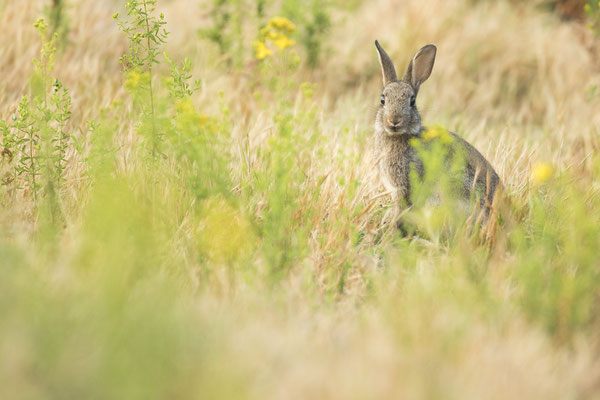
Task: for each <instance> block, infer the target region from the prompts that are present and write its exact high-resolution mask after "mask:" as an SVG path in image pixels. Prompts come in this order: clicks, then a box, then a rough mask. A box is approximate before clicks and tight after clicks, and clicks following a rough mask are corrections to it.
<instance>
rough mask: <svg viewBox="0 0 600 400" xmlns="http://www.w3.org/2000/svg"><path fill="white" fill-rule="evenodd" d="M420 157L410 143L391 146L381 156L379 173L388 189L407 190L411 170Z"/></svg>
mask: <svg viewBox="0 0 600 400" xmlns="http://www.w3.org/2000/svg"><path fill="white" fill-rule="evenodd" d="M416 164H418V159H417V157H416V155H415V151H414V149H413V148H412V147H411V146H410V145H409V144H408V143H403V142H401V143H398V144H396V145H394V146H390V147H389V148H388V149H387V151H385V152H384V153H383V154H382V155H381V158H380V162H379V173H380V176H381V180H382V183H383V184H384V186H385V188H386V190H388V191H398V190H400V191H403V192H406V191H407V190H408V188H409V180H410V171H411V168H413V167H414V166H415V165H416Z"/></svg>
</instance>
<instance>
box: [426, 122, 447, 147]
mask: <svg viewBox="0 0 600 400" xmlns="http://www.w3.org/2000/svg"><path fill="white" fill-rule="evenodd" d="M423 139H425V140H427V141H431V140H434V139H440V141H441V142H442V143H450V142H452V141H453V140H454V138H453V137H452V135H451V134H450V132H448V131H447V130H446V129H444V128H442V127H441V126H439V125H434V126H432V127H430V128H428V129H427V130H426V131H425V132H423Z"/></svg>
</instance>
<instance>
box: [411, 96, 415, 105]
mask: <svg viewBox="0 0 600 400" xmlns="http://www.w3.org/2000/svg"><path fill="white" fill-rule="evenodd" d="M415 100H416V99H415V96H412V97H411V98H410V106H411V107H414V106H415Z"/></svg>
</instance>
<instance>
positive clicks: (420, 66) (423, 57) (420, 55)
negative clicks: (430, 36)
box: [403, 44, 437, 92]
mask: <svg viewBox="0 0 600 400" xmlns="http://www.w3.org/2000/svg"><path fill="white" fill-rule="evenodd" d="M436 52H437V48H436V47H435V46H434V45H432V44H428V45H427V46H424V47H423V48H422V49H421V50H419V51H417V54H415V56H414V57H413V59H412V60H411V61H410V64H408V69H407V70H406V75H404V78H403V80H404V81H405V82H407V83H409V84H410V85H411V86H412V87H413V89H414V90H415V92H417V91H418V90H419V87H420V86H421V83H423V82H425V81H426V80H427V78H429V75H431V70H432V69H433V63H434V62H435V53H436Z"/></svg>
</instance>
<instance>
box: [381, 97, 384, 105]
mask: <svg viewBox="0 0 600 400" xmlns="http://www.w3.org/2000/svg"><path fill="white" fill-rule="evenodd" d="M384 104H385V96H384V95H381V105H384Z"/></svg>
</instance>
